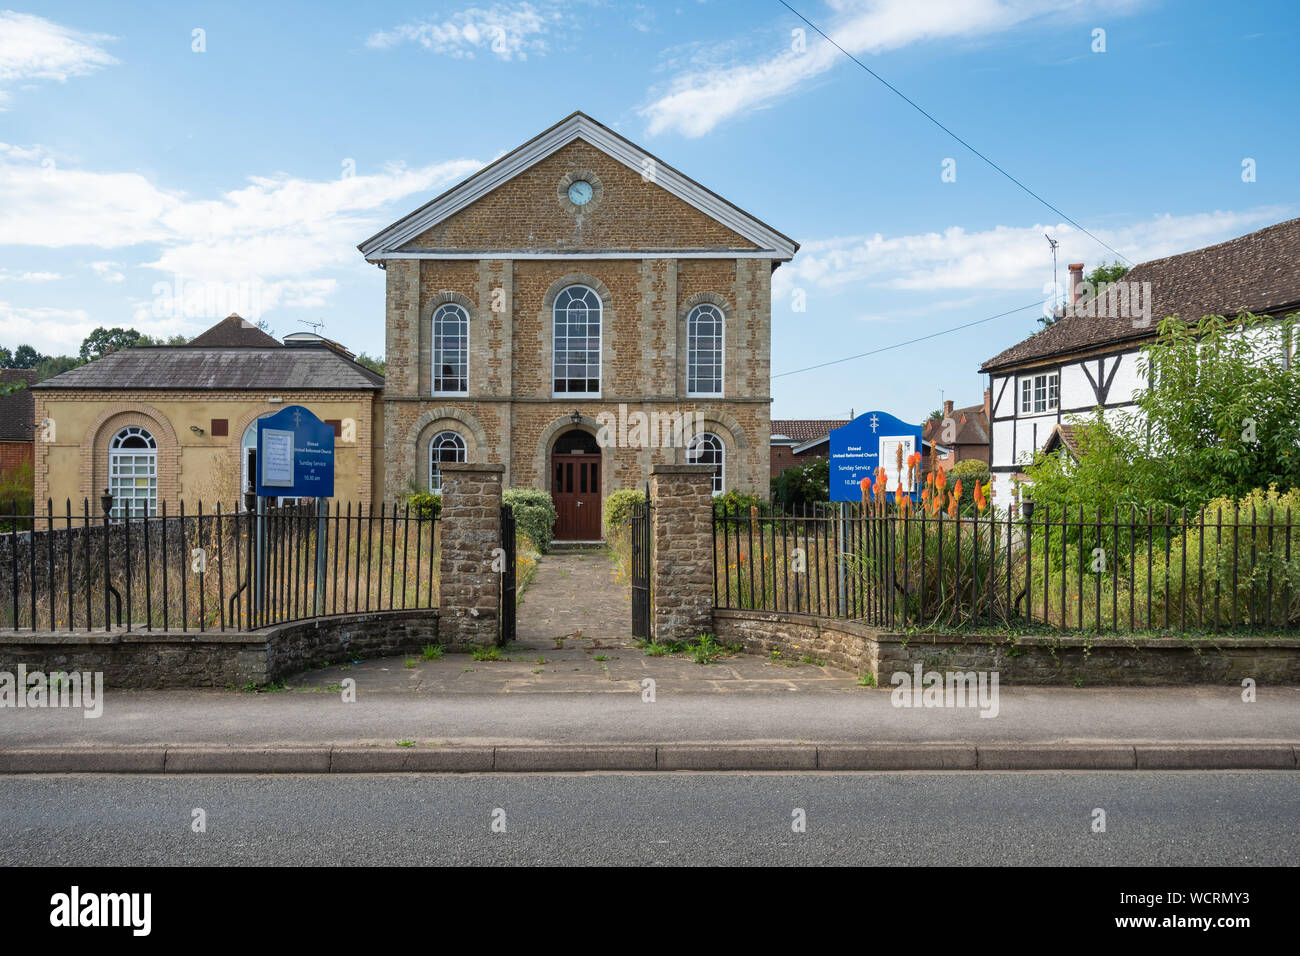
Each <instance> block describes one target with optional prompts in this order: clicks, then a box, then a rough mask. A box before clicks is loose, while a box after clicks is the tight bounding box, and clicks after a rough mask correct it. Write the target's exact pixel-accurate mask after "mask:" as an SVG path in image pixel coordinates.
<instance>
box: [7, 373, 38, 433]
mask: <svg viewBox="0 0 1300 956" xmlns="http://www.w3.org/2000/svg"><path fill="white" fill-rule="evenodd" d="M13 382H26V383H27V387H26V388H20V389H19V390H18V391H16V392H13V393H11V394H9V395H0V441H32V440H33V438H34V437H35V436H34V433H35V430H36V426H35V425H34V424H33V420H34V419H35V417H36V399H35V397H34V396H33V395H32V386H33V385H35V384H36V370H35V369H26V368H7V369H4V370H2V371H0V385H9V384H11V383H13Z"/></svg>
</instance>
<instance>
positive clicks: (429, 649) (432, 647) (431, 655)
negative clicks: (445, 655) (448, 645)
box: [420, 644, 442, 661]
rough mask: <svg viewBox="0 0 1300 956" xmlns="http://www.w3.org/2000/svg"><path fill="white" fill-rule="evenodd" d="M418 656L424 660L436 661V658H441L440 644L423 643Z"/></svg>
mask: <svg viewBox="0 0 1300 956" xmlns="http://www.w3.org/2000/svg"><path fill="white" fill-rule="evenodd" d="M420 656H421V657H423V658H424V659H425V660H426V661H437V660H441V659H442V645H441V644H425V645H424V650H423V651H421V652H420Z"/></svg>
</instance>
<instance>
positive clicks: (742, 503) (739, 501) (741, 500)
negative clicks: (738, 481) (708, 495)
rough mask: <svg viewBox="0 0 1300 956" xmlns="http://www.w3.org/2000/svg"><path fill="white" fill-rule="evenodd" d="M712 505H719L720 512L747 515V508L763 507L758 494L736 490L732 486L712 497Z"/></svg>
mask: <svg viewBox="0 0 1300 956" xmlns="http://www.w3.org/2000/svg"><path fill="white" fill-rule="evenodd" d="M713 504H714V507H718V506H721V507H722V513H723V514H728V515H747V514H749V509H750V508H753V507H758V508H759V509H760V510H761V509H762V507H763V502H762V501H760V500H759V498H758V495H752V494H750V493H749V492H746V491H737V490H736V489H735V488H732V489H731V490H730V491H728V492H726V493H725V494H721V495H718V496H717V497H716V498H714V499H713Z"/></svg>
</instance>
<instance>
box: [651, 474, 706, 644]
mask: <svg viewBox="0 0 1300 956" xmlns="http://www.w3.org/2000/svg"><path fill="white" fill-rule="evenodd" d="M650 499H651V503H652V505H653V507H654V527H653V528H652V529H651V536H652V538H653V541H652V543H651V547H652V548H653V552H652V561H651V566H650V594H651V611H650V633H651V634H652V635H653V638H654V640H655V641H671V640H675V641H688V640H692V639H693V638H696V637H698V636H699V635H700V634H703V633H712V631H713V468H712V466H710V465H655V466H654V467H653V468H651V469H650Z"/></svg>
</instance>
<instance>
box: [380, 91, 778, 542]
mask: <svg viewBox="0 0 1300 956" xmlns="http://www.w3.org/2000/svg"><path fill="white" fill-rule="evenodd" d="M359 248H360V249H361V251H362V252H363V254H364V255H365V256H366V259H367V260H368V261H370V262H373V263H375V264H377V265H379V266H380V267H381V268H383V269H384V270H385V277H386V286H387V295H386V309H385V321H386V339H387V343H386V358H387V374H386V381H385V385H384V392H383V435H384V462H383V470H384V475H385V478H384V497H386V498H389V499H390V500H391V499H394V498H398V497H400V496H401V495H403V494H405V493H407V492H409V491H410V490H413V489H428V488H433V489H435V490H436V489H437V488H438V487H439V486H440V480H441V476H440V472H439V467H438V466H439V464H440V463H442V462H450V461H466V460H467V461H471V462H487V463H497V464H501V465H504V467H505V479H504V480H505V486H506V487H514V488H544V489H547V490H549V491H551V492H552V494H553V495H554V497H555V498H556V503H557V508H559V509H560V511H561V520H560V522H559V527H558V528H557V536H558V537H560V538H566V537H567V538H587V537H592V536H593V535H592V530H593V525H592V524H591V523H590V520H589V519H590V518H591V517H592V512H593V511H594V512H595V514H596V515H598V514H599V510H600V505H601V499H602V498H603V495H604V494H606V493H608V492H609V491H611V490H613V489H616V488H627V487H642V486H643V484H644V482H645V481H647V480H648V478H649V473H650V468H651V466H652V465H654V464H658V463H680V462H685V461H688V460H696V461H702V462H705V463H709V464H713V465H714V466H715V486H714V487H715V492H719V491H724V490H730V489H733V488H735V489H740V490H743V491H747V492H752V493H755V494H758V495H760V496H763V497H766V495H767V491H768V474H769V432H770V425H769V408H770V403H771V398H770V340H771V310H770V291H771V275H772V271H773V270H774V269H775V268H776V267H777V266H778V265H779V264H780V263H782V262H785V261H788V260H789V259H790V258H791V257H792V256H793V255H794V253H795V250H796V249H797V244H796V243H794V242H793V241H791V240H790V239H789V238H787V237H786V236H784V235H782V234H781V233H778V232H776V231H775V230H773V229H772V228H771V227H769V226H767V225H765V224H763V223H762V222H759V221H758V220H757V219H754V218H753V217H752V216H750V215H749V214H748V213H746V212H744V211H743V210H740V209H739V208H737V207H735V206H733V205H731V204H730V203H728V202H727V201H726V200H724V199H722V198H721V197H719V196H717V195H716V194H714V193H712V192H710V191H709V190H708V189H706V188H704V187H703V186H700V185H699V184H698V183H695V182H694V181H692V180H690V179H688V178H687V177H686V176H684V175H682V174H681V173H679V172H678V171H677V170H675V169H673V168H672V167H669V166H667V165H665V164H663V163H662V162H660V161H659V160H657V159H656V158H655V157H653V156H651V155H650V154H648V153H646V152H645V151H644V150H642V149H640V148H639V147H637V146H636V145H634V144H633V143H631V142H629V141H628V140H626V139H624V138H623V137H621V136H619V135H618V134H617V133H615V132H613V131H612V130H610V129H608V128H607V127H605V126H603V125H601V124H600V123H597V122H596V121H594V120H592V119H591V118H590V117H588V116H586V115H584V114H582V113H574V114H573V115H571V116H569V117H568V118H566V119H564V120H562V121H561V122H560V123H558V124H556V125H555V126H553V127H551V128H550V129H549V130H546V131H545V132H543V133H541V134H540V135H539V136H537V137H535V138H534V139H532V140H530V141H529V142H527V143H525V144H524V145H523V146H520V147H519V148H518V149H516V150H514V151H512V152H511V153H508V154H507V155H505V156H503V157H502V158H501V159H499V160H497V161H496V162H494V163H492V164H491V165H489V166H487V167H486V168H484V169H483V170H481V171H479V172H478V173H476V174H475V175H473V176H471V177H470V178H469V179H467V180H465V181H463V182H462V183H460V184H459V185H457V186H455V187H453V188H452V189H450V190H449V191H447V192H446V193H444V194H443V195H441V196H439V197H437V198H436V199H434V200H432V201H431V202H430V203H428V204H426V205H425V206H423V207H421V208H420V209H418V210H416V211H415V212H413V213H411V214H410V215H409V216H407V217H405V218H404V219H402V220H399V221H398V222H396V223H394V224H393V225H392V226H389V227H388V228H387V229H385V230H384V231H383V232H381V233H379V234H378V235H376V236H374V237H373V238H371V239H369V240H367V241H366V242H365V243H362V244H361V246H360V247H359ZM637 413H643V414H644V415H645V416H646V418H647V420H649V419H650V418H651V416H652V415H653V414H654V413H658V417H660V418H662V419H663V420H672V419H674V417H676V418H680V416H683V415H685V414H688V413H689V414H690V415H691V421H693V422H696V423H697V427H696V428H695V430H694V431H693V432H692V431H690V430H687V431H686V432H685V434H684V437H682V440H680V441H673V440H672V439H670V438H669V436H668V435H667V429H666V428H665V430H664V433H663V434H655V435H648V434H647V430H645V429H638V427H637V426H638V423H639V422H641V419H639V418H638V417H637ZM612 421H617V422H618V427H617V428H609V427H605V428H604V429H602V425H605V426H608V425H609V423H610V422H612ZM665 446H666V447H665ZM683 446H689V447H683ZM562 499H563V500H562ZM575 503H576V504H577V506H578V509H579V510H577V511H576V512H575V511H572V510H570V511H569V513H570V514H571V515H572V514H578V515H585V516H587V518H588V522H587V524H586V525H583V524H582V523H581V521H579V522H578V523H577V524H574V523H573V520H571V519H566V517H565V514H566V508H565V507H562V505H570V506H571V505H573V504H575ZM584 505H585V506H586V511H585V512H584V511H582V510H581V508H582V507H583V506H584ZM596 520H597V521H598V518H597V519H596ZM566 521H567V522H568V524H567V526H566ZM594 530H595V534H594V536H595V537H599V525H598V523H597V524H595V525H594Z"/></svg>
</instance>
